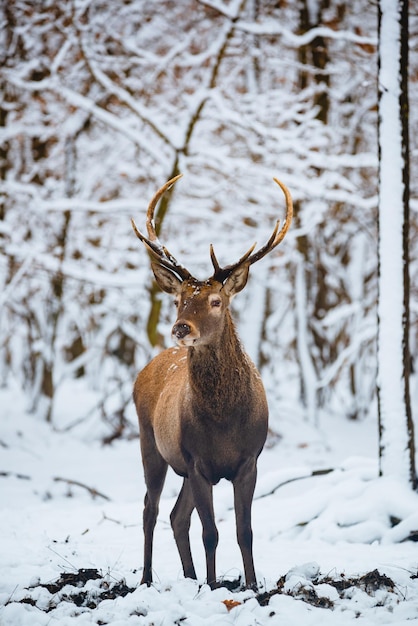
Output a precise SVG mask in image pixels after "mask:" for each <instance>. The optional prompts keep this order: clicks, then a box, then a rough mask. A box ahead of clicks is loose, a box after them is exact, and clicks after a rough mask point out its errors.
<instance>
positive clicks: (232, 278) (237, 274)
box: [223, 263, 250, 298]
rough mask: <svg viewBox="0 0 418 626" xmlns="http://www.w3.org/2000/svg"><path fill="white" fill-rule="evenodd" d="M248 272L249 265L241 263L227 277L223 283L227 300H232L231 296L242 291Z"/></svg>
mask: <svg viewBox="0 0 418 626" xmlns="http://www.w3.org/2000/svg"><path fill="white" fill-rule="evenodd" d="M249 271H250V264H249V263H243V264H242V265H239V266H238V267H236V268H235V269H234V270H233V271H232V272H231V274H230V275H229V276H228V278H227V279H226V281H225V282H224V286H223V290H224V292H225V294H226V295H227V296H228V297H229V298H232V296H235V294H237V293H239V292H240V291H241V290H242V289H244V287H245V285H246V284H247V280H248V274H249Z"/></svg>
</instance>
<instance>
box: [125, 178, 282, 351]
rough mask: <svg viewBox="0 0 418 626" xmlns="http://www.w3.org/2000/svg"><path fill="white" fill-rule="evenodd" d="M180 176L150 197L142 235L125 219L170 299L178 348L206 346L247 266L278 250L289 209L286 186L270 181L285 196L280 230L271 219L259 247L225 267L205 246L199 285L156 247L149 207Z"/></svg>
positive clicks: (216, 332)
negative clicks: (206, 262)
mask: <svg viewBox="0 0 418 626" xmlns="http://www.w3.org/2000/svg"><path fill="white" fill-rule="evenodd" d="M181 176H182V174H179V175H178V176H175V177H174V178H172V179H171V180H169V181H168V182H166V183H165V185H163V186H162V187H161V188H160V189H159V190H158V191H157V193H156V194H155V195H154V196H153V198H152V199H151V202H150V204H149V206H148V211H147V220H146V225H147V232H148V237H146V236H145V235H143V234H142V233H141V232H140V231H139V230H138V228H137V226H136V224H135V222H134V221H133V220H131V221H132V227H133V229H134V231H135V234H136V236H137V237H138V239H140V240H141V241H142V242H143V243H144V244H145V246H146V248H147V250H148V252H149V255H150V257H151V267H152V270H153V272H154V276H155V279H156V281H157V283H158V285H159V287H160V289H162V291H164V292H166V293H169V294H172V295H174V297H175V300H174V302H175V305H176V308H177V320H176V322H175V324H174V326H173V329H172V335H173V337H174V339H175V340H176V341H177V343H178V344H179V345H183V346H198V345H203V344H208V343H211V342H212V341H213V340H214V338H215V337H216V336H218V335H219V334H220V329H221V328H222V321H223V320H224V319H225V313H226V311H227V310H228V308H229V304H230V302H231V299H232V298H233V296H235V295H236V294H237V293H239V292H240V291H241V290H242V289H244V287H245V285H246V284H247V280H248V274H249V269H250V266H251V265H252V264H253V263H255V262H256V261H259V260H260V259H262V258H263V257H264V256H266V254H268V253H269V252H271V251H272V250H273V249H274V248H275V247H276V246H278V245H279V243H280V242H281V241H282V240H283V238H284V236H285V235H286V233H287V231H288V230H289V227H290V224H291V221H292V215H293V205H292V198H291V195H290V192H289V190H288V189H287V187H286V186H285V185H284V184H283V183H282V182H280V181H279V180H278V179H277V178H274V179H273V180H274V181H275V182H276V183H277V184H278V185H279V187H280V188H281V189H282V191H283V193H284V195H285V198H286V218H285V221H284V223H283V226H282V227H281V228H280V220H277V222H276V225H275V227H274V230H273V232H272V234H271V236H270V238H269V240H268V241H267V243H266V244H265V245H264V246H262V247H261V248H260V249H259V250H257V251H254V249H255V244H254V245H252V246H251V248H250V249H249V250H248V251H247V252H246V253H245V254H244V255H243V256H242V257H241V258H240V259H239V260H238V261H237V262H236V263H233V264H231V265H227V266H225V267H220V265H219V263H218V260H217V258H216V256H215V252H214V250H213V246H212V245H211V246H210V258H211V261H212V265H213V268H214V272H213V275H212V276H211V277H210V278H209V279H208V280H205V281H199V280H197V279H196V278H194V277H193V276H192V275H191V274H190V272H189V271H188V270H187V269H186V268H185V267H184V266H183V265H181V264H180V263H179V262H178V261H177V260H176V259H175V258H174V256H173V255H172V254H171V253H170V252H169V251H168V250H167V248H166V247H165V246H163V245H162V244H161V243H160V241H159V239H158V237H157V234H156V231H155V225H154V209H155V207H156V205H157V203H158V201H159V200H160V198H161V197H162V196H163V194H164V193H165V192H166V191H167V190H168V189H169V188H170V187H171V186H172V185H174V183H175V182H177V180H178V179H179V178H181Z"/></svg>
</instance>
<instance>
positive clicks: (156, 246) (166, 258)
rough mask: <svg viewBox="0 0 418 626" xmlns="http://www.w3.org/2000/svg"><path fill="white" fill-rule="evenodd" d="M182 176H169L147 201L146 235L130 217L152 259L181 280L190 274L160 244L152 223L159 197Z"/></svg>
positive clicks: (136, 233)
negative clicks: (148, 201) (149, 200)
mask: <svg viewBox="0 0 418 626" xmlns="http://www.w3.org/2000/svg"><path fill="white" fill-rule="evenodd" d="M182 176H183V174H178V175H177V176H175V177H174V178H171V179H170V180H169V181H167V182H166V183H165V184H164V185H163V186H162V187H160V189H159V190H158V191H157V192H156V193H155V194H154V195H153V197H152V198H151V202H150V203H149V205H148V209H147V219H146V225H147V232H148V237H145V235H143V234H142V233H141V231H140V230H139V229H138V227H137V225H136V224H135V222H134V220H133V219H132V218H131V224H132V228H133V230H134V232H135V235H136V236H137V237H138V239H139V240H140V241H142V243H143V244H144V245H145V247H146V248H147V250H148V252H149V254H150V256H151V257H152V258H153V260H154V261H155V262H157V263H158V264H159V265H162V266H163V267H165V268H167V269H168V270H171V271H172V272H175V273H176V274H177V275H178V276H179V278H181V279H182V280H187V279H188V278H191V276H192V275H191V274H190V272H189V271H188V270H187V269H186V268H185V267H184V266H183V265H181V263H179V262H178V261H177V260H176V258H175V257H174V256H173V255H172V254H171V252H169V251H168V250H167V248H166V247H165V246H163V245H162V244H161V242H160V240H159V239H158V236H157V233H156V231H155V224H154V210H155V207H156V205H157V202H158V200H160V198H162V196H163V195H164V193H165V192H166V191H167V190H168V189H170V187H172V185H174V183H175V182H177V181H178V179H179V178H181V177H182Z"/></svg>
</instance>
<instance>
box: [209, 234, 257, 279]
mask: <svg viewBox="0 0 418 626" xmlns="http://www.w3.org/2000/svg"><path fill="white" fill-rule="evenodd" d="M255 246H256V244H255V243H254V244H253V245H252V246H251V248H250V249H249V250H247V252H246V253H245V254H243V255H242V257H241V258H240V260H239V261H237V262H236V263H233V264H231V265H226V266H225V267H220V265H219V263H218V259H217V258H216V256H215V251H214V249H213V245H212V244H210V258H211V261H212V265H213V269H214V270H215V271H214V273H213V278H214V279H215V280H217V281H219V282H220V283H223V282H224V280H225V279H226V278H228V276H229V274H230V273H231V272H232V270H234V269H235V268H236V267H238V266H240V265H241V264H242V263H245V261H247V260H248V258H249V257H250V255H251V252H252V251H253V250H254V248H255Z"/></svg>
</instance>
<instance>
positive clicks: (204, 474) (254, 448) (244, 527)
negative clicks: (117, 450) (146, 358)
mask: <svg viewBox="0 0 418 626" xmlns="http://www.w3.org/2000/svg"><path fill="white" fill-rule="evenodd" d="M181 176H182V174H179V175H177V176H175V177H174V178H171V179H170V180H169V181H168V182H166V183H165V184H164V185H163V186H162V187H161V188H160V189H159V190H158V191H157V192H156V193H155V194H154V196H153V197H152V199H151V201H150V203H149V206H148V210H147V216H146V228H147V234H148V236H145V235H144V234H143V233H142V232H140V231H139V230H138V228H137V226H136V224H135V222H134V220H133V219H132V220H131V222H132V227H133V230H134V232H135V234H136V236H137V237H138V239H139V240H140V241H141V242H142V243H143V244H144V246H145V248H146V250H147V252H148V254H149V256H150V260H151V268H152V271H153V273H154V277H155V280H156V282H157V284H158V286H159V287H160V289H161V290H162V291H163V292H165V293H167V294H170V295H172V296H174V304H175V306H176V309H177V319H176V321H175V323H174V326H173V328H172V337H173V339H174V341H175V342H176V344H177V345H175V346H173V347H171V348H167V349H165V350H163V351H162V352H160V353H159V354H158V355H157V356H155V357H154V358H153V359H152V360H151V361H150V362H149V363H148V364H147V365H146V366H145V367H144V369H143V370H142V371H141V372H140V373H139V374H138V376H137V378H136V380H135V383H134V390H133V399H134V403H135V407H136V412H137V415H138V420H139V430H140V447H141V455H142V464H143V469H144V478H145V485H146V495H145V499H144V510H143V532H144V565H143V575H142V580H141V584H147V585H148V586H149V585H151V583H152V551H153V535H154V529H155V524H156V520H157V516H158V512H159V502H160V496H161V493H162V489H163V485H164V482H165V477H166V473H167V468H168V466H171V468H172V469H173V470H174V471H175V472H176V474H178V475H179V476H181V477H182V478H183V483H182V487H181V489H180V492H179V495H178V498H177V501H176V503H175V506H174V508H173V510H172V512H171V515H170V521H171V526H172V530H173V533H174V538H175V542H176V544H177V549H178V552H179V555H180V559H181V563H182V567H183V573H184V576H185V578H191V579H195V580H196V579H197V577H196V571H195V567H194V564H193V559H192V554H191V547H190V538H189V530H190V523H191V515H192V512H193V511H194V509H196V510H197V513H198V516H199V518H200V521H201V524H202V539H203V545H204V549H205V557H206V582H207V584H208V585H209V586H210V587H211V588H212V589H213V588H215V587H216V586H218V585H217V581H216V569H215V553H216V548H217V544H218V530H217V527H216V523H215V515H214V506H213V486H214V485H216V484H217V483H218V482H219V481H220V480H221V479H222V478H225V479H227V480H229V481H231V482H232V485H233V493H234V508H235V519H236V535H237V541H238V545H239V548H240V551H241V555H242V560H243V565H244V572H245V585H246V587H248V588H252V589H257V580H256V573H255V569H254V560H253V531H252V524H251V509H252V501H253V495H254V489H255V485H256V478H257V459H258V457H259V455H260V453H261V451H262V449H263V447H264V444H265V441H266V437H267V432H268V406H267V399H266V393H265V390H264V386H263V383H262V381H261V377H260V374H259V372H258V371H257V369H256V367H255V365H254V364H253V362H252V361H251V360H250V358H249V356H248V355H247V354H246V352H245V351H244V348H243V346H242V344H241V342H240V339H239V337H238V334H237V331H236V328H235V325H234V322H233V320H232V316H231V313H230V303H231V300H232V298H233V297H234V296H235V295H236V294H238V293H239V292H240V291H242V289H244V287H245V285H246V284H247V280H248V275H249V269H250V266H251V265H252V264H254V263H256V262H257V261H259V260H260V259H262V258H263V257H265V256H266V255H267V254H269V253H270V252H271V251H272V250H274V249H275V248H276V246H278V245H279V243H280V242H281V241H282V240H283V239H284V237H285V235H286V233H287V231H288V230H289V227H290V224H291V221H292V215H293V208H292V198H291V194H290V192H289V190H288V189H287V187H286V186H285V185H284V184H283V183H282V182H281V181H280V180H278V179H277V178H274V179H273V180H274V181H275V182H276V183H277V184H278V185H279V187H280V188H281V189H282V191H283V193H284V196H285V201H286V216H285V220H284V223H283V225H282V226H281V227H280V220H277V222H276V224H275V227H274V230H273V232H272V234H271V236H270V238H269V239H268V241H267V243H266V244H265V245H264V246H262V247H261V248H260V249H259V250H258V251H255V248H256V244H254V245H252V246H251V248H250V249H249V250H248V251H247V252H246V253H245V254H244V255H243V256H242V257H241V258H240V259H239V260H238V261H237V262H236V263H232V264H230V265H226V266H225V267H221V266H220V265H219V263H218V260H217V258H216V256H215V252H214V249H213V245H210V258H211V262H212V265H213V269H214V272H213V275H212V276H211V277H210V278H208V279H207V280H204V281H200V280H197V279H196V278H194V276H192V274H191V273H190V272H189V271H188V270H187V269H186V268H185V267H184V266H183V265H182V264H181V263H179V262H178V261H177V260H176V259H175V257H174V256H173V255H172V254H171V253H170V252H169V251H168V249H167V248H166V247H165V246H164V245H162V243H161V242H160V240H159V238H158V236H157V233H156V228H155V223H154V210H155V206H156V205H157V203H158V201H159V200H160V199H161V197H162V196H163V194H164V193H165V192H166V191H167V190H168V189H170V188H171V187H172V186H173V185H174V184H175V183H176V182H177V180H178V179H179V178H181Z"/></svg>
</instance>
